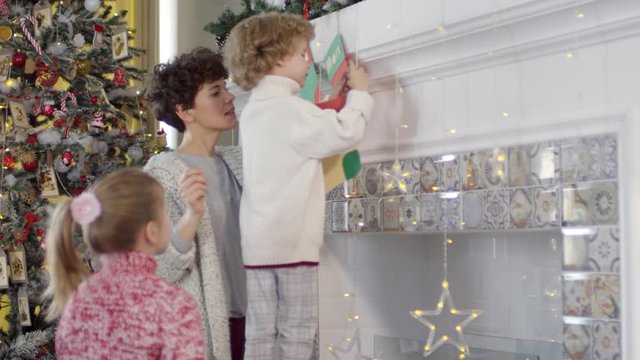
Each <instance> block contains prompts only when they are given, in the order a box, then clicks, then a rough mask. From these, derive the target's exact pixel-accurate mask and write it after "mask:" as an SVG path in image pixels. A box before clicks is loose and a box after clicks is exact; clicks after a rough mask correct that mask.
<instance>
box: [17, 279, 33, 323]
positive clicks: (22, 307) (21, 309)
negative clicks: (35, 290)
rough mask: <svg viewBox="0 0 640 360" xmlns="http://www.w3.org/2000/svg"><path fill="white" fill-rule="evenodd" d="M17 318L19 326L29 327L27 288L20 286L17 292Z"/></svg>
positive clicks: (29, 314)
mask: <svg viewBox="0 0 640 360" xmlns="http://www.w3.org/2000/svg"><path fill="white" fill-rule="evenodd" d="M18 318H19V319H20V325H22V326H31V311H30V310H29V295H28V294H27V288H26V287H24V286H20V290H18Z"/></svg>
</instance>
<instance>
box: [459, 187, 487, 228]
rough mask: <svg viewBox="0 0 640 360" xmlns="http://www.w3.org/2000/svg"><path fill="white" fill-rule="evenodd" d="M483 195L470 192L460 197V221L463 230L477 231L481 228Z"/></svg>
mask: <svg viewBox="0 0 640 360" xmlns="http://www.w3.org/2000/svg"><path fill="white" fill-rule="evenodd" d="M483 193H484V192H482V191H470V192H465V193H464V194H463V195H462V219H463V221H464V228H465V229H479V228H480V227H481V226H482V213H483V211H484V205H483Z"/></svg>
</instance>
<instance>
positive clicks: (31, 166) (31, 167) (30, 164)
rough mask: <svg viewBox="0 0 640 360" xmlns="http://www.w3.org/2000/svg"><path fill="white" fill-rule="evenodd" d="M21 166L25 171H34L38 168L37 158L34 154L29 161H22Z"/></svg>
mask: <svg viewBox="0 0 640 360" xmlns="http://www.w3.org/2000/svg"><path fill="white" fill-rule="evenodd" d="M22 168H23V169H24V170H25V171H29V172H35V171H36V170H38V158H36V157H35V156H34V158H33V160H31V161H23V162H22Z"/></svg>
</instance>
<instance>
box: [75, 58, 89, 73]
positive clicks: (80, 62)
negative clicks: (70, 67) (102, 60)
mask: <svg viewBox="0 0 640 360" xmlns="http://www.w3.org/2000/svg"><path fill="white" fill-rule="evenodd" d="M75 64H76V67H77V70H76V74H77V75H78V76H86V75H87V74H89V72H91V60H89V59H76V60H75Z"/></svg>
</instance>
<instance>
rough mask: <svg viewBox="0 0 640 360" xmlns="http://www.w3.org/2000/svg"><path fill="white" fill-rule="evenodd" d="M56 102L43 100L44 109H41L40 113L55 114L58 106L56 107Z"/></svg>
mask: <svg viewBox="0 0 640 360" xmlns="http://www.w3.org/2000/svg"><path fill="white" fill-rule="evenodd" d="M55 105H56V102H55V101H53V100H45V101H43V102H42V109H41V110H40V113H41V114H42V115H45V116H51V115H53V113H54V112H55V110H56V108H55Z"/></svg>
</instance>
